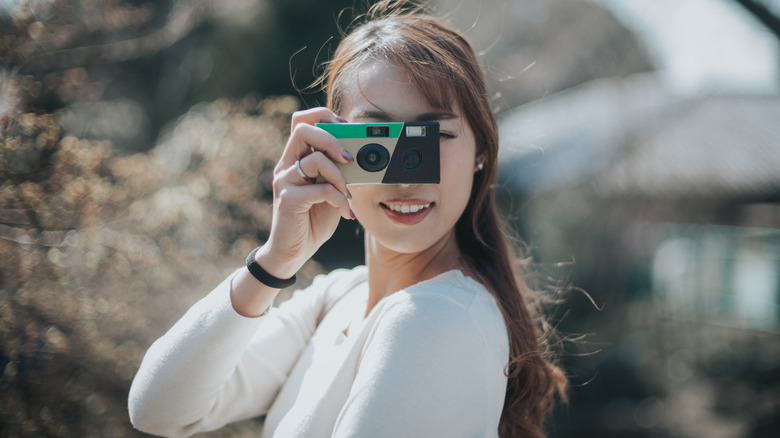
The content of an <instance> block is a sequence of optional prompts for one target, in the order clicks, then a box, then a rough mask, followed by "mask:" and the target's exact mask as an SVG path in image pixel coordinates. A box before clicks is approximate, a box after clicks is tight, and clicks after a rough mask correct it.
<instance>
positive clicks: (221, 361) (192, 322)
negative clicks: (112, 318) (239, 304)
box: [128, 272, 343, 436]
mask: <svg viewBox="0 0 780 438" xmlns="http://www.w3.org/2000/svg"><path fill="white" fill-rule="evenodd" d="M341 274H342V276H343V272H342V273H341ZM234 275H235V274H233V275H231V276H230V277H229V278H227V279H226V280H225V281H223V282H222V283H221V284H220V285H219V286H217V287H216V288H215V289H214V290H213V291H212V292H211V293H209V294H208V295H207V296H206V297H205V298H203V299H201V300H200V301H198V302H197V303H196V304H195V305H194V306H193V307H192V308H190V310H189V311H187V313H186V314H185V315H184V316H183V317H182V318H181V319H180V320H179V321H178V322H177V323H176V324H175V325H174V326H173V327H172V328H171V329H170V330H169V331H168V332H167V333H166V334H165V335H164V336H162V337H161V338H160V339H158V340H157V341H155V342H154V344H152V346H151V347H150V348H149V350H148V351H147V353H146V355H145V356H144V359H143V361H142V363H141V366H140V368H139V370H138V373H137V374H136V376H135V378H134V380H133V383H132V386H131V388H130V394H129V399H128V407H129V411H130V418H131V421H132V423H133V425H134V426H135V427H137V428H138V429H140V430H142V431H145V432H148V433H152V434H157V435H165V436H189V435H192V434H193V433H196V432H200V431H207V430H214V429H217V428H220V427H222V426H224V425H225V424H227V423H229V422H233V421H238V420H242V419H246V418H251V417H253V416H257V415H261V414H264V413H265V412H266V411H267V410H268V408H269V407H270V405H271V403H272V402H273V400H274V398H275V397H276V394H277V393H278V391H279V388H280V387H281V386H282V384H283V383H284V382H285V380H286V378H287V375H288V373H289V371H290V370H291V368H292V367H293V365H294V364H295V361H296V360H297V358H298V356H299V355H300V353H301V351H302V350H303V348H304V347H305V346H306V344H307V343H308V341H309V338H310V337H311V335H312V333H313V332H314V330H315V328H316V324H317V317H318V316H319V313H320V312H321V311H322V309H323V306H324V305H325V302H326V300H327V298H328V294H329V289H330V288H331V287H332V286H333V283H335V282H336V280H337V279H338V278H339V276H340V275H339V273H332V274H331V275H329V276H320V277H317V278H316V279H315V280H314V282H313V283H312V285H311V286H310V287H309V288H307V289H306V290H301V291H297V292H295V293H294V294H293V297H292V298H290V299H289V300H287V301H285V302H284V303H282V304H281V305H280V306H279V307H278V308H272V309H271V310H270V311H269V312H268V314H267V315H266V316H262V317H258V318H246V317H243V316H241V315H239V314H238V313H236V312H235V310H234V309H233V306H232V303H231V301H230V284H231V280H232V278H233V276H234Z"/></svg>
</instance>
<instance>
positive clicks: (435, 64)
mask: <svg viewBox="0 0 780 438" xmlns="http://www.w3.org/2000/svg"><path fill="white" fill-rule="evenodd" d="M389 3H391V4H390V5H387V4H384V3H383V4H380V5H377V6H374V7H373V8H372V9H371V10H370V11H369V13H368V14H367V16H366V17H367V20H365V23H364V24H362V25H361V26H359V27H357V28H356V29H355V30H354V31H353V32H352V33H351V34H350V35H348V36H347V37H346V38H345V39H344V40H343V41H342V42H341V43H340V45H339V47H338V48H337V50H336V53H335V54H334V57H333V59H332V61H331V62H330V63H329V64H328V68H327V71H326V73H325V79H324V80H323V81H322V83H323V84H324V86H325V90H326V91H327V93H328V107H327V108H315V109H311V110H307V111H302V112H298V113H296V114H295V115H293V121H292V132H291V135H290V138H289V141H288V143H287V146H286V148H285V150H284V152H283V154H282V157H281V159H280V161H279V163H278V165H277V166H276V168H275V170H274V216H273V225H272V228H271V231H270V235H269V239H268V241H267V242H266V243H265V244H264V245H263V246H262V247H259V248H258V249H257V250H255V251H254V252H253V253H252V254H250V257H249V258H248V259H247V265H248V267H247V268H246V269H244V268H242V269H240V270H239V271H237V272H235V273H234V274H233V275H231V276H230V277H229V278H228V279H226V280H225V281H224V282H223V283H222V284H221V285H219V286H218V287H217V288H216V289H215V290H214V291H212V292H211V293H210V294H209V295H208V296H207V297H205V298H204V299H203V300H201V301H200V302H199V303H197V304H196V305H195V306H193V308H192V309H190V310H189V311H188V312H187V314H186V315H184V317H182V319H181V320H180V321H179V322H177V324H176V325H174V327H173V328H172V329H171V330H170V331H169V332H168V333H167V334H165V335H164V336H163V337H162V338H160V339H159V340H158V341H157V342H155V344H154V345H152V347H151V348H150V349H149V351H148V352H147V354H146V357H145V358H144V361H143V363H142V365H141V368H140V370H139V372H138V375H137V376H136V378H135V380H134V382H133V386H132V388H131V392H130V401H129V405H130V414H131V418H132V421H133V424H134V425H136V427H138V428H140V429H142V430H146V431H148V432H152V433H157V434H161V435H189V434H192V433H195V432H197V431H202V430H211V429H216V428H219V427H222V426H223V425H225V424H226V423H228V422H232V421H237V420H240V419H245V418H250V417H254V416H258V415H262V414H266V420H265V427H264V431H263V436H264V437H271V436H273V437H299V436H300V437H318V436H334V437H382V436H404V437H412V436H415V437H416V436H419V437H439V436H441V437H444V436H447V437H457V436H463V437H477V436H479V437H484V436H502V437H503V436H541V435H543V421H544V417H545V415H546V414H547V413H548V412H549V411H550V409H551V408H552V406H553V403H554V396H555V393H556V392H559V393H561V394H564V391H565V384H566V380H565V378H564V376H563V374H562V372H561V371H560V370H559V369H558V368H557V367H556V366H555V365H554V364H553V363H551V362H550V361H548V360H547V359H546V358H545V356H544V354H543V352H542V351H541V350H542V348H541V346H542V345H543V341H542V340H541V339H540V331H539V330H538V328H537V322H538V321H536V320H535V319H534V318H535V315H534V313H533V312H531V311H529V308H528V307H527V304H526V302H525V300H524V297H523V294H527V293H529V292H528V291H527V290H526V289H525V288H524V287H521V285H522V282H519V281H518V279H517V278H516V276H515V273H514V271H513V267H512V266H513V263H512V254H511V251H510V249H509V246H508V244H507V242H506V238H505V236H504V235H503V233H502V230H501V226H500V223H499V220H498V216H497V211H496V207H495V201H494V198H493V194H492V192H491V188H490V187H491V184H493V183H494V181H495V180H496V172H497V149H498V138H497V126H496V122H495V118H494V116H493V115H492V113H491V111H490V108H489V104H488V100H487V91H486V86H485V79H484V75H483V73H482V71H481V69H480V66H479V63H478V60H477V58H476V56H475V54H474V51H473V49H472V48H471V46H470V45H469V43H468V42H467V41H466V40H465V39H464V38H463V36H462V35H461V34H459V33H458V32H457V31H455V30H454V29H452V28H451V27H450V26H448V25H447V24H445V23H444V22H442V21H440V20H438V19H435V18H432V17H430V16H428V15H425V14H423V13H420V12H417V11H409V10H408V8H405V2H389ZM347 121H349V122H389V121H437V122H439V123H440V131H441V183H440V184H438V185H350V186H349V187H347V184H346V182H345V180H344V177H343V175H342V174H341V172H340V171H339V170H338V168H337V167H336V165H335V164H334V163H348V162H350V161H352V160H353V157H351V156H350V155H349V153H347V152H346V151H345V150H344V149H343V148H342V146H341V144H340V143H339V142H338V140H336V139H335V138H334V137H333V136H331V135H330V134H328V133H327V132H325V131H324V130H322V129H320V128H318V127H315V126H314V125H315V123H320V122H329V123H343V122H347ZM314 178H320V180H321V181H324V182H322V183H316V181H315V179H314ZM340 217H344V218H347V219H355V218H357V220H358V221H359V222H360V223H361V225H362V226H363V228H364V229H365V249H366V266H361V267H357V268H355V269H352V270H337V271H334V272H331V273H330V274H328V275H327V276H320V277H318V278H317V279H315V281H314V282H313V284H312V285H311V286H310V287H309V288H307V289H305V290H301V291H297V292H296V293H295V294H294V295H293V297H292V298H291V299H290V300H288V301H286V302H284V303H282V304H281V305H280V306H278V307H272V306H271V304H272V301H273V299H274V297H275V296H276V294H277V293H278V291H279V288H280V287H284V286H286V285H288V284H289V283H290V281H287V280H286V279H290V278H292V279H294V274H295V272H296V271H297V270H298V269H299V268H300V267H301V266H302V265H303V264H304V263H305V262H306V261H307V260H308V259H309V258H310V257H311V256H312V255H313V254H314V252H315V251H316V250H317V249H318V248H319V247H320V245H322V243H323V242H325V241H326V240H327V239H328V238H329V237H330V236H331V235H332V234H333V232H334V230H335V229H336V226H337V224H338V221H339V218H340ZM293 281H294V280H293ZM527 298H529V297H526V299H527Z"/></svg>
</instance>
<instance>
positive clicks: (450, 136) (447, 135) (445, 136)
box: [439, 131, 458, 140]
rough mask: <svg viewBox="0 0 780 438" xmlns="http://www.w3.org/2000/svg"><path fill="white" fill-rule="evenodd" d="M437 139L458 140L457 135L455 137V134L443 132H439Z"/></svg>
mask: <svg viewBox="0 0 780 438" xmlns="http://www.w3.org/2000/svg"><path fill="white" fill-rule="evenodd" d="M439 137H441V138H443V139H446V140H451V139H453V138H458V136H457V135H455V134H453V133H451V132H445V131H439Z"/></svg>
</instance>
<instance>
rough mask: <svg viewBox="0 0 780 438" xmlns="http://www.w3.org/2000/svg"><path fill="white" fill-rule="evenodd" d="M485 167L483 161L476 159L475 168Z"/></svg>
mask: <svg viewBox="0 0 780 438" xmlns="http://www.w3.org/2000/svg"><path fill="white" fill-rule="evenodd" d="M484 168H485V162H484V161H478V162H477V170H482V169H484Z"/></svg>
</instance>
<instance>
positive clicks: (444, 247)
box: [365, 230, 465, 315]
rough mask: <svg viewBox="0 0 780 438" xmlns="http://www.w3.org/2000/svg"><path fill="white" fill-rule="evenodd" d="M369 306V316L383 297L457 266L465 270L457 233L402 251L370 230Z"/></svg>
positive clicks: (367, 307)
mask: <svg viewBox="0 0 780 438" xmlns="http://www.w3.org/2000/svg"><path fill="white" fill-rule="evenodd" d="M365 246H366V265H367V266H368V290H369V292H368V305H367V306H366V315H368V313H369V312H370V311H371V309H373V308H374V306H375V305H376V303H378V302H379V300H381V299H382V298H384V297H386V296H388V295H391V294H393V293H395V292H397V291H399V290H402V289H404V288H407V287H409V286H411V285H414V284H417V283H419V282H421V281H424V280H427V279H430V278H433V277H435V276H437V275H439V274H442V273H444V272H447V271H450V270H453V269H463V268H464V266H465V265H464V264H463V262H462V261H461V257H460V250H459V249H458V245H457V242H456V241H455V232H454V230H453V232H451V233H449V234H447V235H446V236H444V237H443V238H442V239H441V240H440V241H438V242H436V243H435V244H434V245H433V246H431V247H430V248H427V249H425V250H423V251H421V252H415V253H401V252H397V251H394V250H392V249H389V248H387V247H385V246H383V245H382V244H381V243H380V242H378V241H377V240H376V239H375V238H374V237H372V236H371V235H370V234H368V233H366V239H365Z"/></svg>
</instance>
